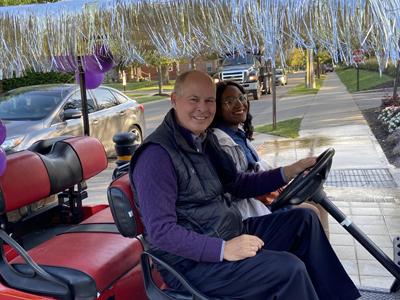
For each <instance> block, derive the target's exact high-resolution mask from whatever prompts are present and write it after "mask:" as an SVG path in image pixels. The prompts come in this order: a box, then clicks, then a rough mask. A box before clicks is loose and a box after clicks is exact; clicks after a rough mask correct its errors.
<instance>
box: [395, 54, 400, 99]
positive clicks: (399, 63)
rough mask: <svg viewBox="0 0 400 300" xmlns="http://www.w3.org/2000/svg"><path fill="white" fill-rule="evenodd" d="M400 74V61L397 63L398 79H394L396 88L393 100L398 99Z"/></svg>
mask: <svg viewBox="0 0 400 300" xmlns="http://www.w3.org/2000/svg"><path fill="white" fill-rule="evenodd" d="M399 73H400V60H398V61H397V68H396V77H395V79H394V87H393V100H396V99H398V96H397V87H398V86H399V77H400V74H399Z"/></svg>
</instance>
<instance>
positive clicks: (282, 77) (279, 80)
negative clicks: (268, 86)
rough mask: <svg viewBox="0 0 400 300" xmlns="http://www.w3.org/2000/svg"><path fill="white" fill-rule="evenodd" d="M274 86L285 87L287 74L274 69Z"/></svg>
mask: <svg viewBox="0 0 400 300" xmlns="http://www.w3.org/2000/svg"><path fill="white" fill-rule="evenodd" d="M275 84H276V85H287V74H286V71H285V70H284V69H275Z"/></svg>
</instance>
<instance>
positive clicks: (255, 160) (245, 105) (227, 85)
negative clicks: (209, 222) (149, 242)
mask: <svg viewBox="0 0 400 300" xmlns="http://www.w3.org/2000/svg"><path fill="white" fill-rule="evenodd" d="M216 102H217V111H216V114H215V118H214V121H213V124H212V125H211V126H212V127H213V131H214V134H215V135H216V136H217V137H218V140H219V143H220V144H221V147H222V149H223V150H224V151H225V152H226V153H227V154H229V155H230V156H231V157H232V159H233V161H234V162H235V165H236V168H237V170H238V171H242V172H258V171H260V170H268V169H270V168H271V167H270V166H269V165H268V164H267V163H266V162H265V161H263V160H260V158H259V156H258V154H257V152H256V150H255V149H254V147H253V145H252V144H251V142H250V141H251V140H252V139H253V125H252V123H251V120H252V116H251V114H250V113H249V101H248V100H247V97H246V93H245V91H244V89H243V87H242V86H241V85H239V84H237V83H235V82H233V81H226V82H220V83H218V84H217V94H216ZM278 194H279V191H277V192H275V193H272V194H269V195H266V196H263V197H257V199H254V198H249V199H242V200H237V199H236V200H237V201H235V203H236V204H237V206H238V208H239V210H240V212H241V213H242V217H243V219H246V218H249V217H255V216H261V215H265V214H268V213H270V210H269V209H268V208H267V206H265V205H264V203H266V204H267V205H268V204H270V203H271V202H272V201H273V199H274V198H275V197H276V196H277V195H278ZM260 200H261V201H260ZM300 206H302V207H307V208H310V209H313V210H314V211H315V212H316V213H317V215H318V217H319V218H320V220H321V223H322V225H323V227H324V230H325V232H326V233H327V235H328V215H327V213H326V211H325V210H324V209H323V208H322V207H320V206H319V205H315V206H314V205H311V204H309V203H303V204H301V205H300Z"/></svg>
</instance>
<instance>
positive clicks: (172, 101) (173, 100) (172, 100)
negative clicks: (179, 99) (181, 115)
mask: <svg viewBox="0 0 400 300" xmlns="http://www.w3.org/2000/svg"><path fill="white" fill-rule="evenodd" d="M171 104H172V107H173V108H175V107H176V93H175V92H172V94H171Z"/></svg>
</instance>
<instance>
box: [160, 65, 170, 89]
mask: <svg viewBox="0 0 400 300" xmlns="http://www.w3.org/2000/svg"><path fill="white" fill-rule="evenodd" d="M168 69H169V67H168V66H167V65H165V66H161V70H162V73H163V74H162V75H163V84H169V71H168Z"/></svg>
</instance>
